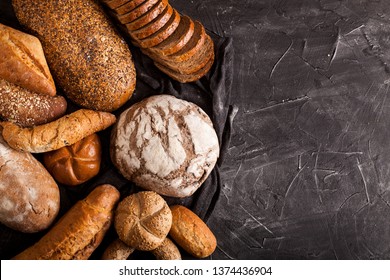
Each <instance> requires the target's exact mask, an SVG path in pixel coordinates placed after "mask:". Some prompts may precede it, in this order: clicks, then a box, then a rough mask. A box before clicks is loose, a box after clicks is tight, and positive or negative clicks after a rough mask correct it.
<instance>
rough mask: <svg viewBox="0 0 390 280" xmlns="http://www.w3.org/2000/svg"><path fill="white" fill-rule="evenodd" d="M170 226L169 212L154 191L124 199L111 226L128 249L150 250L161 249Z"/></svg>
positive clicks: (170, 215) (170, 214) (165, 204)
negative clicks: (159, 247)
mask: <svg viewBox="0 0 390 280" xmlns="http://www.w3.org/2000/svg"><path fill="white" fill-rule="evenodd" d="M171 225H172V213H171V210H170V209H169V206H168V204H167V203H166V202H165V200H164V199H163V198H162V197H161V196H160V195H158V194H157V193H155V192H151V191H143V192H138V193H135V194H132V195H129V196H127V197H125V198H124V199H123V200H122V201H121V202H119V204H118V207H117V209H116V211H115V220H114V226H115V230H116V232H117V233H118V236H119V238H120V239H121V240H122V241H123V242H124V243H126V244H127V245H128V246H130V247H132V248H135V249H137V250H141V251H150V250H154V249H156V248H157V247H158V246H160V245H161V244H162V243H163V241H164V240H165V238H166V237H167V235H168V233H169V230H170V229H171Z"/></svg>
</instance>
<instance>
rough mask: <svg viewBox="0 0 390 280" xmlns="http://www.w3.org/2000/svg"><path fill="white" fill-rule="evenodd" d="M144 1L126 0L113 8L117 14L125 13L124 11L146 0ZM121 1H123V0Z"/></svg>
mask: <svg viewBox="0 0 390 280" xmlns="http://www.w3.org/2000/svg"><path fill="white" fill-rule="evenodd" d="M146 1H147V0H146ZM146 1H145V0H132V1H129V0H127V1H126V3H124V4H122V5H120V6H118V7H116V8H115V13H116V14H117V15H123V14H126V13H128V12H130V11H132V10H133V9H135V8H136V7H138V6H139V5H141V4H142V3H143V2H146ZM123 2H125V1H123ZM123 2H122V3H123Z"/></svg>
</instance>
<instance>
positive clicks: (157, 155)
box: [110, 95, 219, 197]
mask: <svg viewBox="0 0 390 280" xmlns="http://www.w3.org/2000/svg"><path fill="white" fill-rule="evenodd" d="M110 154H111V159H112V162H113V163H114V165H115V166H116V167H117V168H118V170H119V171H120V173H122V175H123V176H124V177H126V178H127V179H128V180H130V181H133V182H135V183H136V184H137V185H139V186H140V187H142V188H144V189H147V190H153V191H155V192H157V193H159V194H162V195H167V196H172V197H186V196H190V195H192V194H193V193H194V192H195V191H196V190H197V189H198V188H199V187H200V186H201V184H202V183H203V182H204V181H205V180H206V178H207V177H208V175H209V174H210V172H211V170H212V169H213V168H214V165H215V163H216V161H217V158H218V156H219V144H218V138H217V135H216V133H215V130H214V128H213V124H212V122H211V120H210V118H209V117H208V116H207V114H206V113H205V112H204V111H203V110H202V109H201V108H200V107H198V106H197V105H195V104H193V103H190V102H187V101H184V100H180V99H178V98H175V97H173V96H170V95H157V96H152V97H149V98H147V99H144V100H143V101H141V102H139V103H137V104H135V105H133V106H131V107H130V108H129V109H127V110H126V111H124V112H123V113H122V114H121V115H120V117H119V118H118V122H117V123H116V125H115V127H114V128H113V130H112V135H111V147H110Z"/></svg>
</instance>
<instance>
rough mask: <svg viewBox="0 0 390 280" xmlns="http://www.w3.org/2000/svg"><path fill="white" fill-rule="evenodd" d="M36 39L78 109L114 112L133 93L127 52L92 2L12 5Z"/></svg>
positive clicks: (19, 0)
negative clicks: (79, 107)
mask: <svg viewBox="0 0 390 280" xmlns="http://www.w3.org/2000/svg"><path fill="white" fill-rule="evenodd" d="M12 5H13V7H14V11H15V14H16V17H17V18H18V20H19V22H20V23H21V24H22V25H24V26H25V27H26V28H27V29H28V30H29V31H30V32H31V33H32V34H34V35H36V36H37V37H38V38H39V39H40V41H41V43H42V46H43V50H44V52H45V56H46V60H47V62H48V65H49V67H50V70H51V73H52V75H53V77H54V80H55V81H56V83H57V84H58V85H59V87H61V88H62V89H63V91H64V93H65V94H66V96H67V97H69V99H71V100H72V101H73V102H75V103H76V104H78V105H79V106H81V107H85V108H89V109H94V110H98V111H114V110H116V109H118V108H119V107H120V106H122V105H123V104H124V103H125V102H126V101H127V100H128V99H129V98H130V97H131V94H132V93H133V91H134V88H135V80H136V74H135V68H134V63H133V61H132V56H131V53H130V50H129V48H128V46H127V44H126V42H125V41H124V39H123V38H122V37H120V35H119V33H118V32H117V31H116V29H115V28H114V27H113V25H112V24H111V22H110V21H109V19H108V17H107V16H106V15H105V13H104V11H103V8H102V7H101V6H100V5H99V4H98V3H97V1H95V0H68V1H63V0H61V1H52V0H29V1H23V0H13V1H12Z"/></svg>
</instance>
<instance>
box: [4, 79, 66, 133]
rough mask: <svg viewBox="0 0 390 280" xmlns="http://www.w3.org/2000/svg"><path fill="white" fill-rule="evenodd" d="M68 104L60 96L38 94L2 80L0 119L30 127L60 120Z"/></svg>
mask: <svg viewBox="0 0 390 280" xmlns="http://www.w3.org/2000/svg"><path fill="white" fill-rule="evenodd" d="M66 108H67V102H66V100H65V98H64V97H62V96H60V95H56V96H50V95H43V94H38V93H35V92H32V91H29V90H27V89H25V88H22V87H20V86H17V85H15V84H12V83H10V82H8V81H6V80H3V79H0V118H1V119H3V120H6V121H11V122H14V123H16V124H18V125H20V126H23V127H28V126H35V125H40V124H45V123H48V122H51V121H54V120H56V119H58V118H59V117H61V116H63V115H64V114H65V112H66Z"/></svg>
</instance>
